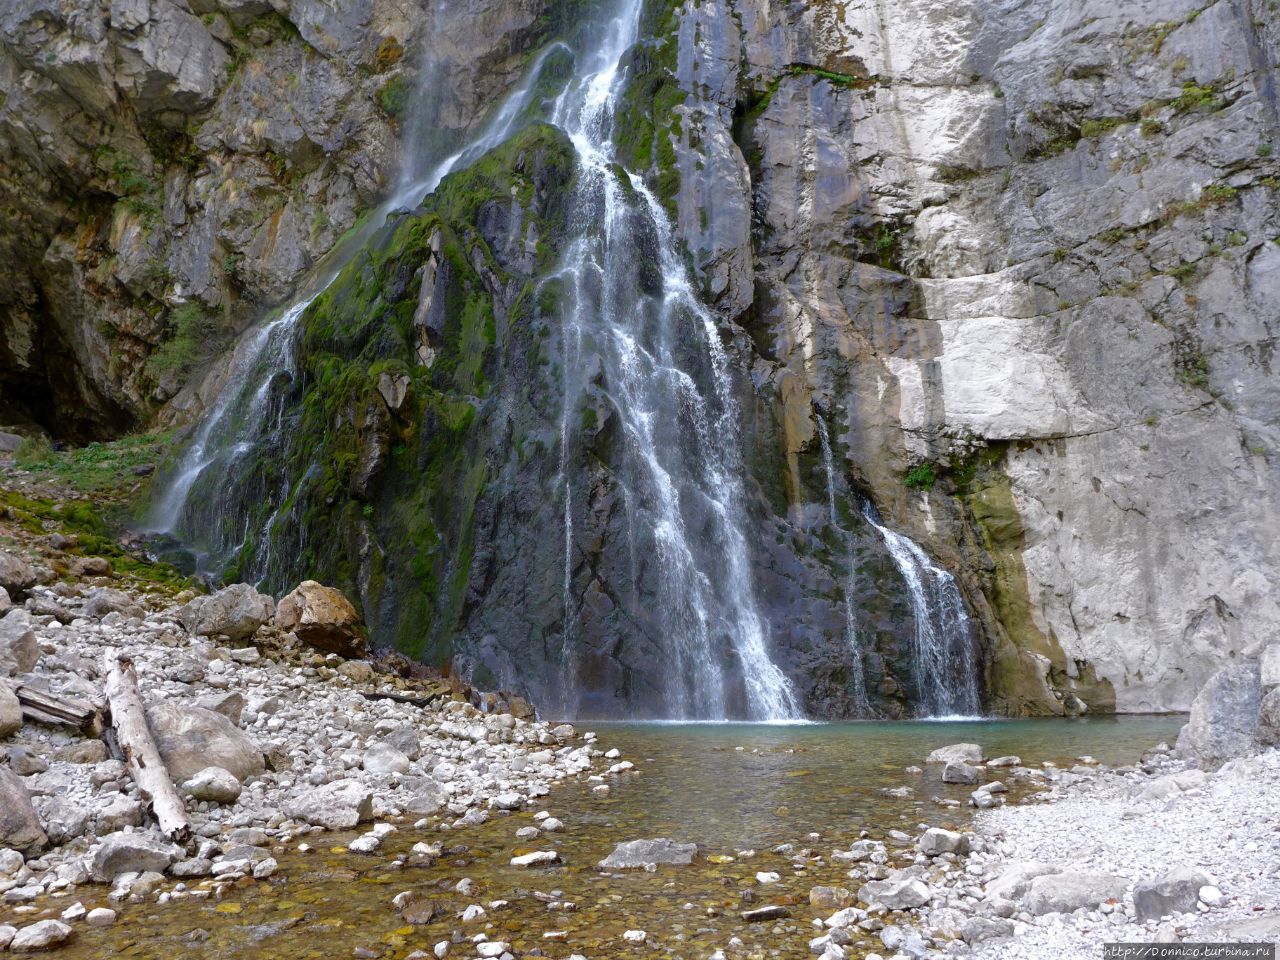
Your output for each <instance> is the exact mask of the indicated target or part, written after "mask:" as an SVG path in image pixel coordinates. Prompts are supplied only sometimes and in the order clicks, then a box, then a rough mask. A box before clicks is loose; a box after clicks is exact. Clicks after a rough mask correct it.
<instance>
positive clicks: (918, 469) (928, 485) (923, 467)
mask: <svg viewBox="0 0 1280 960" xmlns="http://www.w3.org/2000/svg"><path fill="white" fill-rule="evenodd" d="M903 482H904V483H905V484H906V485H907V486H908V487H910V488H911V489H912V490H923V491H929V490H932V489H933V485H934V484H935V483H937V482H938V472H937V469H936V468H935V467H934V465H933V464H932V463H931V462H930V461H928V460H925V461H924V462H922V463H918V464H916V465H915V466H914V467H912V468H911V469H910V470H908V471H907V476H906V479H905V480H904V481H903Z"/></svg>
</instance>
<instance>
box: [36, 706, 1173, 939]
mask: <svg viewBox="0 0 1280 960" xmlns="http://www.w3.org/2000/svg"><path fill="white" fill-rule="evenodd" d="M1183 720H1184V718H1183V717H1180V716H1159V717H1104V718H1090V719H1079V720H1062V719H1052V720H1014V721H999V722H991V721H981V722H971V723H942V722H937V723H920V722H915V723H911V722H904V723H879V722H877V723H852V724H813V725H790V726H768V725H742V724H700V725H679V724H652V725H635V724H605V725H600V726H597V727H596V730H597V732H598V733H599V734H600V742H601V746H602V747H609V746H616V747H618V748H619V749H620V750H621V751H622V752H623V755H624V756H625V757H626V758H627V759H630V760H632V761H633V762H634V763H635V764H636V766H637V767H638V768H639V771H640V772H639V773H638V774H623V775H621V776H620V777H616V778H611V782H612V784H613V786H612V790H611V792H610V794H609V795H608V796H607V797H604V798H601V797H599V796H597V795H595V794H593V793H592V792H591V789H590V787H591V785H590V784H589V783H586V782H579V783H570V784H565V785H562V786H561V787H557V788H554V789H553V790H552V793H551V795H550V796H549V797H546V798H543V801H542V806H543V808H544V809H547V810H549V811H551V813H552V814H553V815H554V816H557V817H559V818H560V819H562V820H563V821H564V822H565V825H566V830H565V831H564V832H563V833H558V834H548V835H543V836H542V837H539V838H537V839H536V840H533V841H517V840H516V839H515V832H516V830H517V829H518V828H519V827H522V826H527V825H530V824H532V823H534V821H533V818H532V813H533V812H534V811H535V810H536V809H537V808H532V809H531V810H530V811H529V812H521V813H517V814H514V815H511V816H508V817H495V818H494V819H493V820H491V821H490V822H489V823H487V824H485V825H483V826H481V827H478V828H471V829H467V830H462V831H456V832H448V833H440V832H438V831H436V830H434V829H427V830H425V831H415V830H414V829H413V828H412V827H411V826H409V825H407V824H402V825H401V831H400V833H398V834H395V835H394V836H393V837H391V838H390V840H389V841H388V843H387V844H386V845H385V846H384V848H383V850H382V851H380V852H379V854H377V855H376V856H373V857H361V856H357V855H353V854H349V853H347V852H346V851H345V849H344V848H345V844H346V843H347V842H348V840H349V839H350V835H344V834H334V835H329V836H323V835H321V836H318V837H316V838H314V839H313V845H314V846H315V847H316V848H317V851H316V852H313V853H311V854H307V855H302V854H297V853H280V854H278V858H279V860H280V863H281V867H282V870H281V875H280V876H277V877H273V878H272V879H271V880H269V881H266V882H261V883H255V882H252V881H250V882H247V883H245V885H244V886H243V887H241V888H239V889H235V890H233V891H231V892H230V893H229V895H228V896H227V897H225V898H224V900H223V901H222V904H221V905H220V904H218V903H216V902H208V901H206V902H199V903H186V904H174V905H166V906H157V905H155V904H146V905H136V904H135V905H128V904H126V905H113V906H118V908H119V909H120V911H121V918H120V921H119V922H118V923H117V924H116V925H115V926H114V927H111V928H108V929H106V930H92V929H88V928H85V927H83V926H81V927H80V928H79V930H78V932H77V935H76V940H75V941H74V942H73V943H72V944H71V945H69V946H68V947H66V948H63V949H61V950H60V951H59V956H60V957H66V958H74V960H89V958H93V960H98V958H104V960H105V958H107V957H122V958H138V960H171V958H173V957H175V956H178V957H183V958H184V960H185V958H192V960H233V958H234V960H268V958H272V960H275V958H280V960H321V958H324V960H330V958H338V957H350V956H352V952H353V950H355V949H356V948H366V949H373V950H376V951H378V952H379V953H380V956H382V957H384V958H387V960H403V958H404V957H405V956H407V955H408V954H409V953H411V952H412V951H414V950H418V949H424V950H427V951H430V950H431V949H432V947H433V946H434V944H435V943H437V942H438V941H440V940H442V939H448V938H449V935H450V933H451V932H452V931H454V930H460V929H464V928H463V927H462V925H461V923H459V922H458V921H457V919H456V917H457V914H459V913H461V911H462V910H463V909H464V908H465V907H466V906H468V905H469V904H471V903H480V904H487V903H488V902H489V901H491V900H495V899H504V900H508V901H509V905H508V906H507V907H505V908H502V909H500V910H493V911H490V913H489V915H488V917H487V918H486V921H487V923H488V924H489V925H486V923H485V922H481V923H479V924H475V925H472V926H469V927H466V928H465V930H466V932H467V933H469V934H475V933H481V932H483V933H485V934H487V935H488V936H489V938H490V939H493V940H498V939H503V940H509V941H511V942H512V944H513V946H514V947H515V948H516V949H515V952H516V953H517V955H527V954H528V953H529V951H531V950H533V949H535V948H536V949H540V950H543V951H544V955H546V956H550V957H554V958H565V957H568V956H569V955H570V954H571V953H581V954H584V955H586V956H588V957H590V958H592V960H601V958H609V957H619V956H634V955H644V956H649V955H655V956H660V957H678V958H688V960H706V957H707V956H709V955H710V953H711V952H712V951H713V950H715V949H717V948H723V947H724V946H725V945H726V944H727V942H728V940H729V938H730V937H734V936H738V937H741V938H742V939H743V941H744V942H745V944H746V945H747V947H748V949H749V951H750V952H751V953H758V954H759V955H762V956H776V957H782V958H796V960H799V958H804V957H808V956H809V953H808V949H807V946H806V944H807V941H808V940H809V938H811V937H812V936H814V933H813V928H812V927H811V926H810V925H809V920H810V919H811V918H812V917H813V916H814V915H816V914H817V913H818V911H814V910H812V909H811V908H810V907H809V906H808V893H809V890H810V888H811V887H813V886H815V885H836V886H840V885H849V886H852V887H854V888H855V889H856V886H857V883H856V882H850V881H849V880H848V879H847V877H846V876H845V873H846V869H847V867H846V866H842V865H840V864H833V863H830V862H829V860H828V859H827V858H828V857H829V856H830V853H831V851H832V850H833V849H838V848H847V847H848V845H849V844H850V843H851V842H852V841H853V840H855V839H857V838H858V834H859V831H860V830H867V831H869V832H870V834H871V835H872V836H873V837H875V838H882V837H884V835H885V834H886V833H887V831H889V830H891V829H901V830H904V831H906V832H909V833H914V832H917V831H918V829H919V825H920V824H929V825H937V826H958V827H963V826H964V825H965V824H966V823H967V822H968V819H969V817H970V815H971V812H972V811H971V810H970V808H968V807H958V808H947V807H943V806H940V805H938V804H936V803H935V802H934V801H933V798H934V797H940V798H942V797H950V798H954V799H957V800H962V799H965V798H966V796H967V794H966V791H965V789H964V788H960V787H954V786H950V785H946V784H943V783H942V782H941V781H940V779H939V773H940V771H939V770H937V769H936V768H934V769H926V772H925V773H924V774H908V773H906V772H904V768H905V767H907V766H910V765H913V764H918V765H921V766H923V762H922V761H923V759H924V757H925V756H926V755H927V754H928V753H929V751H930V750H932V749H934V748H935V747H939V746H943V745H945V744H949V743H955V742H958V741H973V742H977V743H979V744H981V745H982V746H983V747H984V748H985V750H986V752H987V753H988V754H989V755H991V756H995V755H999V754H1008V753H1013V754H1017V755H1019V756H1021V757H1022V759H1023V760H1024V762H1026V763H1028V764H1032V765H1036V764H1039V763H1040V762H1042V761H1045V760H1052V761H1055V762H1058V763H1060V764H1068V763H1071V762H1073V761H1074V759H1075V758H1076V757H1078V756H1082V755H1085V754H1088V755H1091V756H1093V757H1095V758H1097V759H1098V760H1100V761H1103V762H1105V763H1109V764H1113V765H1118V764H1123V763H1129V762H1133V761H1136V760H1137V759H1138V757H1139V756H1140V755H1141V753H1142V752H1143V751H1144V750H1146V749H1148V748H1150V747H1152V746H1154V745H1155V744H1156V743H1157V742H1159V741H1160V740H1172V739H1173V738H1174V737H1175V736H1176V734H1177V731H1178V728H1179V726H1180V725H1181V723H1182V722H1183ZM739 748H741V749H739ZM901 785H909V786H911V787H912V788H913V789H914V790H915V795H914V796H913V797H909V798H894V797H887V796H885V795H884V794H883V793H882V792H881V791H882V790H883V789H884V788H886V787H897V786H901ZM1019 789H1020V788H1018V787H1017V786H1016V785H1014V792H1013V793H1012V794H1011V796H1012V798H1013V801H1014V802H1016V801H1017V800H1018V799H1019V797H1020V796H1021V794H1020V792H1019ZM814 832H816V833H819V834H821V836H820V838H818V839H816V840H815V839H812V838H811V837H810V836H809V834H810V833H814ZM661 836H665V837H670V838H671V839H674V840H678V841H682V842H694V843H697V844H698V845H699V857H698V859H697V860H695V862H694V864H693V865H692V866H690V867H663V868H660V869H659V870H658V872H657V873H653V874H649V873H645V872H644V871H632V872H629V873H627V874H625V875H621V876H619V875H614V876H609V877H605V876H603V875H601V874H600V873H599V872H598V871H597V870H596V869H595V864H596V863H597V862H598V861H599V860H601V859H602V858H604V857H605V856H607V855H608V853H609V852H610V851H611V850H612V849H613V846H614V844H615V843H618V842H620V841H625V840H634V839H638V838H645V837H661ZM418 840H426V841H428V842H434V841H436V840H442V841H444V842H445V845H446V848H448V847H450V846H453V847H454V849H453V850H452V852H449V853H448V854H447V855H446V856H443V857H441V859H440V860H438V861H437V862H435V863H434V864H432V865H430V866H424V867H413V866H407V867H405V868H404V869H392V868H390V866H389V863H390V861H391V859H392V858H393V857H394V856H395V855H396V854H397V853H403V852H406V851H408V849H409V847H411V846H412V845H413V844H414V843H415V842H417V841H418ZM782 843H792V844H794V845H795V848H796V850H797V851H799V850H801V849H809V850H811V851H812V852H813V853H814V854H815V855H820V856H821V859H820V860H810V861H808V862H807V863H806V864H805V867H804V869H803V870H800V871H797V870H796V869H795V868H794V867H793V864H792V861H791V859H790V858H789V857H787V856H784V855H782V854H779V853H773V852H771V850H772V848H773V847H774V846H776V845H778V844H782ZM538 849H541V850H547V849H554V850H557V851H558V852H559V853H560V855H561V857H562V859H563V863H561V864H558V865H555V866H551V867H544V868H540V869H536V870H521V869H518V868H513V867H511V866H510V865H509V863H508V861H509V860H510V858H511V857H512V856H513V855H515V854H517V853H524V852H528V851H529V850H538ZM747 849H754V850H755V851H756V853H755V855H754V856H751V857H744V856H742V854H741V851H743V850H747ZM333 851H336V852H333ZM709 857H716V858H724V857H732V858H733V859H732V861H729V862H713V861H712V860H710V859H708V858H709ZM757 871H776V872H778V873H780V874H781V875H782V880H781V882H780V883H778V884H776V885H771V886H768V887H761V886H757V885H756V884H755V882H754V877H755V874H756V872H757ZM463 877H470V878H472V879H473V880H475V882H476V884H477V886H478V890H477V892H476V893H475V894H473V895H471V896H469V897H464V896H462V895H460V894H458V893H456V892H454V891H453V890H452V887H453V885H455V884H456V883H457V882H458V881H459V880H460V879H462V878H463ZM409 889H418V890H423V891H426V892H429V894H430V896H431V897H432V898H433V899H435V900H437V901H438V902H439V903H440V904H441V905H442V906H443V907H444V908H445V910H446V911H447V914H446V916H445V917H444V918H442V919H440V920H436V921H434V922H432V923H430V924H427V925H424V926H419V927H411V926H408V925H406V924H405V923H404V921H403V920H402V919H401V918H400V917H399V915H398V914H397V913H396V912H395V910H394V909H393V908H392V906H391V899H392V897H394V896H395V895H396V894H397V893H399V892H401V891H403V890H409ZM554 890H559V891H562V897H563V899H567V900H571V901H573V902H574V903H575V904H576V905H577V909H576V910H574V911H571V912H560V911H549V910H548V909H547V905H546V904H545V903H544V902H543V901H541V900H539V899H537V898H536V897H534V896H533V892H534V891H541V892H544V893H550V892H551V891H554ZM748 891H751V893H750V894H748ZM749 895H750V896H754V899H751V900H748V899H747V897H748V896H749ZM76 897H77V898H78V899H81V900H82V901H83V902H84V904H85V906H86V907H93V906H98V905H100V904H103V905H105V903H106V890H105V889H103V888H87V889H84V890H80V891H77V893H76ZM769 903H781V904H788V905H790V906H791V908H792V911H793V917H792V918H791V919H790V920H786V921H783V922H782V923H781V924H773V923H768V924H747V923H745V922H743V921H742V920H741V919H740V918H739V916H738V914H739V912H740V911H741V910H743V909H748V908H751V907H755V906H760V905H763V904H769ZM686 904H691V905H692V906H691V907H686ZM55 905H56V906H55ZM65 906H66V901H65V900H64V901H53V902H52V903H51V905H50V909H51V910H53V909H56V910H61V909H63V908H64V907H65ZM220 910H221V911H227V910H233V911H235V912H220ZM32 919H38V916H33V917H32ZM629 929H642V930H645V931H647V932H648V934H649V942H648V944H646V946H645V948H644V949H643V950H642V951H640V952H639V953H637V951H636V950H635V948H632V947H629V946H626V945H625V944H623V942H622V940H621V937H622V933H623V931H624V930H629ZM193 930H201V931H204V932H205V934H207V938H206V939H204V940H202V941H199V942H197V941H196V940H193V939H192V937H191V933H192V931H193ZM547 931H565V932H566V935H567V939H565V940H563V941H558V940H557V941H548V940H544V939H543V933H545V932H547ZM878 947H879V941H878V940H877V941H875V942H872V941H870V940H867V941H866V942H864V943H861V944H859V945H858V946H857V947H856V948H855V950H854V952H853V954H852V956H854V957H860V956H862V955H863V954H864V953H865V952H867V951H869V950H872V949H877V948H878ZM773 951H777V952H776V953H774V952H773ZM450 955H451V956H461V957H466V956H470V955H471V954H470V952H469V951H467V950H465V949H464V948H461V947H459V946H455V947H454V948H453V950H452V951H451V953H450Z"/></svg>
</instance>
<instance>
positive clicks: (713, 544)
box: [552, 0, 800, 720]
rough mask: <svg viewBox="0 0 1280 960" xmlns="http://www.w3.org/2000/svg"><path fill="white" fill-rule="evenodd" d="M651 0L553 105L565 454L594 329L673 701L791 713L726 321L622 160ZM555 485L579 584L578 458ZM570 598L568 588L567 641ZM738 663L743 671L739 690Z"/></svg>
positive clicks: (686, 707)
mask: <svg viewBox="0 0 1280 960" xmlns="http://www.w3.org/2000/svg"><path fill="white" fill-rule="evenodd" d="M641 6H642V3H641V0H623V2H622V3H621V4H620V7H619V10H618V14H617V16H615V17H614V18H613V19H612V21H610V22H609V23H608V25H607V26H606V28H605V31H604V35H603V39H602V41H601V43H600V44H599V46H598V47H597V49H596V50H595V51H594V53H593V54H592V55H591V56H590V57H588V58H587V59H586V60H585V62H584V64H583V66H584V69H583V70H582V71H581V72H580V73H579V75H578V76H577V77H576V78H575V80H574V81H573V82H572V83H571V84H570V85H569V86H568V87H567V88H566V89H565V91H564V93H563V94H562V95H561V97H560V98H559V100H558V102H557V104H556V108H555V111H554V113H553V116H552V123H554V124H556V125H557V126H559V127H560V128H561V129H563V130H564V131H565V133H566V134H567V135H568V137H569V139H570V141H571V142H572V143H573V146H574V149H575V151H576V153H577V158H578V168H579V173H578V179H577V182H576V186H575V196H574V198H573V209H574V211H575V213H574V216H573V222H572V223H571V226H570V242H569V244H568V246H567V248H566V252H565V255H564V258H563V261H562V265H561V269H560V273H559V277H560V279H561V281H562V282H563V283H564V284H565V285H566V287H567V288H568V290H569V292H570V294H571V295H570V297H569V306H568V308H567V311H566V315H565V316H563V317H562V318H561V321H562V331H563V334H562V352H563V357H564V364H563V365H564V381H565V382H564V401H563V402H564V409H563V414H562V421H561V427H562V430H561V438H562V439H561V443H562V450H561V461H560V462H561V464H565V465H567V464H570V463H572V462H573V456H572V452H573V450H572V448H573V447H574V445H575V444H576V443H578V442H580V438H578V437H576V436H575V433H574V431H573V430H572V426H573V424H574V423H575V422H576V416H575V415H576V413H577V407H578V404H579V403H580V402H582V401H583V400H584V398H585V396H586V394H585V390H586V386H585V384H583V383H582V382H580V380H579V370H578V369H577V368H578V367H579V366H580V365H581V360H580V355H581V352H582V349H583V344H584V343H587V342H590V343H591V344H593V346H594V349H595V350H596V351H598V353H599V355H600V361H601V364H602V367H603V378H602V379H603V384H604V392H605V393H606V395H607V404H608V408H609V411H610V413H611V415H612V416H614V417H616V418H617V420H618V423H619V426H620V432H621V440H622V446H623V453H622V457H621V463H620V464H618V465H617V466H618V478H619V482H620V484H621V485H622V499H623V503H624V505H625V510H626V512H627V518H628V525H629V528H630V529H631V530H632V531H633V536H635V537H638V538H640V539H641V540H642V541H643V542H642V543H641V544H639V545H637V544H635V543H633V544H632V548H633V550H636V552H637V553H638V554H639V555H641V556H642V557H644V558H645V559H642V560H641V561H639V562H640V563H641V565H642V566H645V565H646V564H647V569H648V570H649V573H650V575H651V580H652V582H653V584H654V587H655V589H654V595H653V596H652V598H651V599H650V601H649V602H650V604H651V608H652V609H653V611H654V612H655V613H656V614H657V615H658V617H659V618H660V620H661V624H662V628H663V630H664V631H665V634H666V636H665V638H664V642H665V644H666V647H665V649H664V650H663V653H664V655H666V656H667V657H668V658H669V661H670V662H669V664H668V665H667V669H666V671H665V675H666V678H667V683H666V689H665V698H666V703H665V708H664V712H665V714H666V715H667V716H668V717H671V718H681V719H695V718H696V719H723V718H726V717H728V716H730V715H737V716H745V717H747V718H749V719H755V720H777V719H793V718H797V717H799V716H800V708H799V705H798V703H797V700H796V696H795V693H794V691H793V689H792V686H791V683H790V681H789V680H788V679H787V677H786V675H785V674H783V672H782V671H781V670H780V669H779V668H778V666H777V665H776V664H775V663H774V662H773V660H772V658H771V656H770V653H769V646H770V641H769V635H768V627H767V624H766V622H765V620H764V618H763V617H762V615H761V613H760V611H759V607H758V603H757V600H756V596H755V587H754V582H753V580H754V578H753V574H752V570H751V556H750V550H749V548H748V541H747V536H746V533H745V531H744V529H743V513H744V509H745V508H744V501H745V499H746V498H745V495H744V491H743V489H742V481H741V476H742V474H743V473H744V472H745V465H744V464H743V462H742V457H741V451H740V442H739V436H738V431H739V411H738V407H737V403H736V401H735V398H734V396H733V389H732V383H731V379H730V371H729V360H728V357H727V355H726V353H725V350H724V347H723V345H722V343H721V340H720V331H719V327H718V325H717V323H716V320H715V318H714V317H713V316H712V314H711V312H710V311H709V310H708V309H707V308H706V307H705V306H704V305H703V304H702V303H701V301H700V300H699V298H698V296H697V295H696V293H695V292H694V290H693V287H692V285H691V282H690V279H689V276H688V273H687V271H686V268H685V265H684V263H683V261H682V260H681V257H680V255H679V253H678V249H677V244H676V241H675V238H674V236H673V231H672V227H671V223H670V221H669V218H668V216H667V214H666V211H665V210H664V209H663V207H662V205H661V203H660V202H659V201H658V199H657V197H655V196H654V195H653V193H652V192H651V191H650V190H649V188H648V187H647V186H646V184H645V183H644V181H643V179H642V178H641V177H639V176H637V175H636V174H634V173H630V172H627V171H624V170H622V169H621V167H619V166H618V164H617V161H616V151H615V148H614V143H613V139H612V122H613V112H614V107H615V104H616V103H617V101H618V98H619V96H620V94H621V92H622V87H623V83H622V78H621V77H620V70H619V67H620V63H621V60H622V57H623V56H624V55H625V54H626V52H627V51H628V50H629V49H630V48H631V47H632V46H633V45H634V44H635V42H636V39H637V29H638V21H639V16H640V10H641ZM655 261H656V262H655ZM646 266H649V267H656V268H657V271H656V273H657V276H656V278H655V277H654V276H652V275H649V276H646V275H645V274H644V272H643V271H644V268H645V267H646ZM655 280H656V284H655ZM655 286H656V289H655ZM559 486H560V493H561V495H562V496H563V497H564V498H565V528H564V539H565V563H566V590H568V589H570V588H571V576H570V573H571V566H572V558H571V556H570V551H571V550H572V545H573V536H574V529H573V513H574V506H575V504H574V502H573V497H574V494H575V489H576V487H575V485H574V484H573V483H572V482H571V476H570V471H569V469H568V467H567V466H566V467H563V468H562V477H561V483H560V485H559ZM640 547H643V549H639V548H640ZM570 609H571V603H570V602H569V598H568V597H566V602H565V610H566V625H565V631H566V643H567V642H568V636H569V634H568V631H569V630H570V629H571V627H570V626H569V623H568V620H569V617H568V613H569V611H570ZM731 663H736V666H737V668H738V669H739V671H740V675H741V681H742V693H743V695H744V697H745V703H741V704H740V705H739V704H737V703H735V702H734V701H735V690H734V683H733V680H734V678H733V676H732V674H731V672H730V670H729V666H730V664H731ZM566 668H569V665H568V664H566ZM739 699H741V698H739Z"/></svg>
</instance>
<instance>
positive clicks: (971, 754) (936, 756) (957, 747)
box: [924, 743, 982, 763]
mask: <svg viewBox="0 0 1280 960" xmlns="http://www.w3.org/2000/svg"><path fill="white" fill-rule="evenodd" d="M924 759H925V763H981V762H982V747H980V746H978V745H977V744H976V743H953V744H951V745H950V746H946V747H939V748H938V749H937V750H934V751H933V752H932V753H931V754H929V756H927V757H925V758H924Z"/></svg>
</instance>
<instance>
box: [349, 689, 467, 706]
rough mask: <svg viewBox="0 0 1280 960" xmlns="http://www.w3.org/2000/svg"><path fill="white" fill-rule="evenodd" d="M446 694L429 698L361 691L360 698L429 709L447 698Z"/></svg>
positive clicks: (438, 694)
mask: <svg viewBox="0 0 1280 960" xmlns="http://www.w3.org/2000/svg"><path fill="white" fill-rule="evenodd" d="M448 695H449V694H448V692H447V691H446V692H443V693H437V694H433V695H432V696H429V697H411V696H409V695H407V694H404V693H369V692H368V691H365V690H361V691H360V696H362V697H364V698H365V699H366V700H392V701H394V702H396V703H408V704H411V705H412V706H415V707H429V706H431V705H432V704H433V703H436V702H437V701H438V700H440V699H441V698H443V697H447V696H448Z"/></svg>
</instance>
